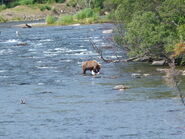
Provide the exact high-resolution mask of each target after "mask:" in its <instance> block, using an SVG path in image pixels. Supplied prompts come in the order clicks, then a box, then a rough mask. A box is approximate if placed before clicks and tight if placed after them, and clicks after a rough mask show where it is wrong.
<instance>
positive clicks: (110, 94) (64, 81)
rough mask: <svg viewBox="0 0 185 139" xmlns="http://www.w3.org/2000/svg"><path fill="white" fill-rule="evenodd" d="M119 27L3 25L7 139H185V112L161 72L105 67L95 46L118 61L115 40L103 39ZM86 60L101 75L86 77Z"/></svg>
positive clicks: (0, 85)
mask: <svg viewBox="0 0 185 139" xmlns="http://www.w3.org/2000/svg"><path fill="white" fill-rule="evenodd" d="M112 28H113V25H111V24H95V25H81V26H63V27H62V26H58V27H34V28H31V29H25V28H18V27H12V26H10V25H8V26H5V25H3V26H1V27H0V31H1V34H0V95H1V97H0V138H2V139H15V138H19V139H22V138H31V139H34V138H39V139H41V138H42V139H58V138H62V139H149V138H151V139H174V138H176V139H184V138H185V109H184V106H183V105H182V103H181V102H180V99H179V98H178V97H177V95H176V93H175V92H174V89H171V88H169V87H168V86H167V85H166V83H165V81H164V79H163V77H162V76H163V74H162V73H159V72H157V71H156V68H159V67H153V66H150V65H149V64H144V63H142V64H141V63H105V62H103V61H102V60H101V59H100V57H99V56H98V54H97V53H96V51H95V50H94V49H93V48H92V46H91V43H90V42H89V39H91V40H93V41H94V42H95V43H96V44H97V46H99V47H102V48H103V49H104V50H105V51H106V52H105V53H104V55H105V56H107V58H110V56H109V55H110V54H111V53H110V51H111V50H110V48H109V47H107V48H106V46H110V42H109V41H107V38H110V37H111V35H112V34H104V33H102V32H103V30H109V29H112ZM16 31H17V33H16ZM21 44H23V45H21ZM108 56H109V57H108ZM86 60H97V61H99V62H100V63H101V65H102V69H101V73H100V74H99V75H98V76H95V77H94V76H91V74H90V73H88V74H87V75H86V76H84V75H82V71H81V63H82V62H83V61H86ZM132 73H141V74H144V73H147V74H150V75H149V76H147V77H142V78H132V76H131V74H132ZM119 84H125V85H127V86H129V87H130V88H129V89H127V90H124V91H118V90H113V87H114V86H116V85H119ZM21 100H22V101H23V102H25V104H21Z"/></svg>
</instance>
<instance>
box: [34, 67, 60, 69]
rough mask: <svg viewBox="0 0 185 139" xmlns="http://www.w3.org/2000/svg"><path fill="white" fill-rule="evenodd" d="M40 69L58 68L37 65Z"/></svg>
mask: <svg viewBox="0 0 185 139" xmlns="http://www.w3.org/2000/svg"><path fill="white" fill-rule="evenodd" d="M36 68H38V69H56V68H57V67H46V66H45V67H44V66H36Z"/></svg>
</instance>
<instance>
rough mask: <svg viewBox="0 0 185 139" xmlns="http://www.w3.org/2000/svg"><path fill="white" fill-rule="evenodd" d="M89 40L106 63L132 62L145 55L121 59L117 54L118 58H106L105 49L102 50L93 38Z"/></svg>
mask: <svg viewBox="0 0 185 139" xmlns="http://www.w3.org/2000/svg"><path fill="white" fill-rule="evenodd" d="M89 41H90V43H91V45H92V47H93V48H94V49H95V50H96V52H97V53H98V54H99V55H100V57H101V59H102V60H103V61H104V62H106V63H118V62H130V61H133V60H135V59H138V58H141V57H143V55H142V56H136V57H131V58H128V59H120V58H119V57H118V56H117V55H116V54H115V56H116V59H106V58H104V56H103V51H102V50H101V49H100V48H98V47H97V46H96V44H95V42H93V41H92V40H91V39H89ZM114 53H115V52H114Z"/></svg>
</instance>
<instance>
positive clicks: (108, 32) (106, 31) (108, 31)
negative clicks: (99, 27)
mask: <svg viewBox="0 0 185 139" xmlns="http://www.w3.org/2000/svg"><path fill="white" fill-rule="evenodd" d="M112 32H113V30H112V29H109V30H103V31H102V33H103V34H110V33H112Z"/></svg>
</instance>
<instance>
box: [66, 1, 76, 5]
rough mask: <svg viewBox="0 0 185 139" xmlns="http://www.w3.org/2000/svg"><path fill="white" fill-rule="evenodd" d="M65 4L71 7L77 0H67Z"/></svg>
mask: <svg viewBox="0 0 185 139" xmlns="http://www.w3.org/2000/svg"><path fill="white" fill-rule="evenodd" d="M66 5H67V6H71V7H76V5H77V2H76V0H69V1H67V4H66Z"/></svg>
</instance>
